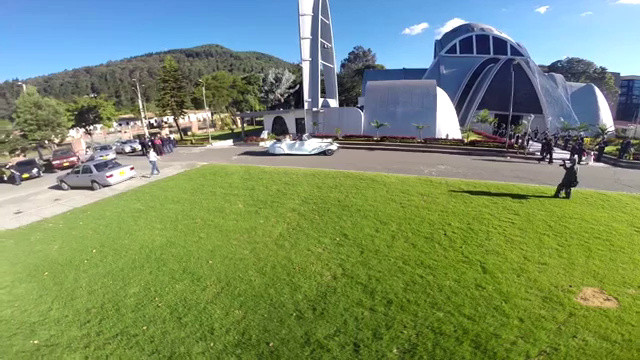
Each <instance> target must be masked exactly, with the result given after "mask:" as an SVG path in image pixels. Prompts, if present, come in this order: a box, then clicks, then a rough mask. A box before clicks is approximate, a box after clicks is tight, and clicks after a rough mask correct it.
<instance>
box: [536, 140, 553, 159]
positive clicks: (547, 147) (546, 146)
mask: <svg viewBox="0 0 640 360" xmlns="http://www.w3.org/2000/svg"><path fill="white" fill-rule="evenodd" d="M540 155H541V157H540V159H538V163H539V162H541V161H544V160H545V159H546V158H547V156H548V157H549V164H553V143H552V142H551V139H550V138H549V137H546V138H545V139H544V141H543V142H542V151H541V152H540Z"/></svg>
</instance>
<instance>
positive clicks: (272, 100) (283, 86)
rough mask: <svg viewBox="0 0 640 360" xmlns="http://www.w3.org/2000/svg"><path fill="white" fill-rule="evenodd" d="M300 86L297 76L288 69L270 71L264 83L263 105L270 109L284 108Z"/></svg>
mask: <svg viewBox="0 0 640 360" xmlns="http://www.w3.org/2000/svg"><path fill="white" fill-rule="evenodd" d="M299 87H300V84H299V83H298V82H297V78H296V76H295V75H294V74H293V73H291V72H290V71H289V70H287V69H275V68H274V69H270V70H269V72H268V73H267V75H266V76H265V77H264V80H263V83H262V95H263V98H262V100H263V103H264V105H265V106H266V107H267V108H268V109H273V108H275V107H278V106H282V105H283V104H285V103H286V101H285V100H286V99H287V98H288V97H289V96H290V95H291V94H293V93H294V92H295V91H296V90H298V88H299Z"/></svg>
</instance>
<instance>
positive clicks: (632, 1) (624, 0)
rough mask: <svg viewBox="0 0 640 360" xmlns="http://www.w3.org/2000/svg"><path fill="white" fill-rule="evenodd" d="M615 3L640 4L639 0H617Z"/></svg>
mask: <svg viewBox="0 0 640 360" xmlns="http://www.w3.org/2000/svg"><path fill="white" fill-rule="evenodd" d="M616 4H626V5H640V0H618V1H616Z"/></svg>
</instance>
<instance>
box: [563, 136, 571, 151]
mask: <svg viewBox="0 0 640 360" xmlns="http://www.w3.org/2000/svg"><path fill="white" fill-rule="evenodd" d="M570 142H571V135H569V134H567V135H565V136H564V144H563V145H562V150H564V151H567V150H569V143H570Z"/></svg>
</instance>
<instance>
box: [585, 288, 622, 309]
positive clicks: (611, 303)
mask: <svg viewBox="0 0 640 360" xmlns="http://www.w3.org/2000/svg"><path fill="white" fill-rule="evenodd" d="M576 301H578V302H579V303H580V304H582V305H584V306H591V307H600V308H608V309H614V308H617V307H619V306H620V303H619V302H618V300H616V298H614V297H613V296H609V295H607V293H606V292H605V291H604V290H602V289H599V288H590V287H586V288H583V289H582V291H581V292H580V294H578V296H577V297H576Z"/></svg>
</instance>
